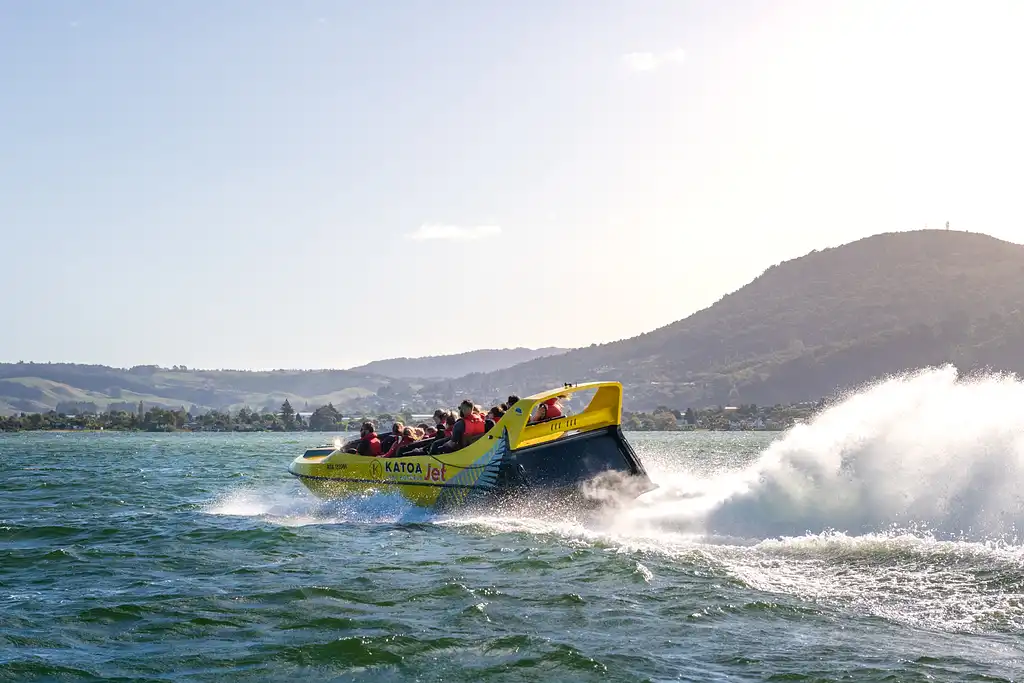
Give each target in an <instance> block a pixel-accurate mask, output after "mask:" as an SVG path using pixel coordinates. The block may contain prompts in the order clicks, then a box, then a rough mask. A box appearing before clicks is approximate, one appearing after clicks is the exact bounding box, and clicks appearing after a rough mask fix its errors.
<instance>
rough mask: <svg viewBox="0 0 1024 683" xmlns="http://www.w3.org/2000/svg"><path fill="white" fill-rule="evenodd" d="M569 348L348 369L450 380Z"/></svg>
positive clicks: (408, 360) (495, 352)
mask: <svg viewBox="0 0 1024 683" xmlns="http://www.w3.org/2000/svg"><path fill="white" fill-rule="evenodd" d="M567 350H568V349H559V348H554V347H547V348H543V349H526V348H522V347H519V348H515V349H480V350H478V351H467V352H466V353H456V354H452V355H448V356H423V357H420V358H389V359H387V360H375V361H373V362H372V363H367V364H366V365H360V366H359V367H355V368H350V371H351V372H363V373H372V374H374V375H382V376H384V377H395V378H400V379H413V378H417V377H428V378H432V379H453V378H456V377H462V376H463V375H468V374H470V373H474V372H494V371H495V370H502V369H504V368H508V367H512V366H513V365H516V364H518V363H525V362H526V361H531V360H533V359H535V358H543V357H544V356H551V355H555V354H559V353H565V352H566V351H567Z"/></svg>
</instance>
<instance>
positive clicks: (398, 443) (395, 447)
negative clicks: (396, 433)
mask: <svg viewBox="0 0 1024 683" xmlns="http://www.w3.org/2000/svg"><path fill="white" fill-rule="evenodd" d="M414 443H416V439H414V438H412V437H408V436H403V437H402V438H401V439H395V443H393V444H391V450H389V451H388V452H387V453H385V454H384V455H383V456H381V457H384V458H393V457H395V456H396V455H398V451H400V450H402V449H403V448H405V447H406V446H408V445H409V444H414Z"/></svg>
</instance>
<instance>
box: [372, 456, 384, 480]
mask: <svg viewBox="0 0 1024 683" xmlns="http://www.w3.org/2000/svg"><path fill="white" fill-rule="evenodd" d="M370 476H371V477H373V478H374V479H383V478H384V470H383V468H382V467H381V466H380V460H373V461H372V462H370Z"/></svg>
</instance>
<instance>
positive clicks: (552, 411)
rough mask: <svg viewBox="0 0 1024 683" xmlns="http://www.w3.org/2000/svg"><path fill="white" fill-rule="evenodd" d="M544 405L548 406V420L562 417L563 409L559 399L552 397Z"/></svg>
mask: <svg viewBox="0 0 1024 683" xmlns="http://www.w3.org/2000/svg"><path fill="white" fill-rule="evenodd" d="M544 405H546V406H547V412H548V414H547V418H545V419H548V420H554V419H555V418H558V417H562V409H561V408H559V407H558V399H557V398H551V399H548V400H547V401H544Z"/></svg>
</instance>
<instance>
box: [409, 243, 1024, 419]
mask: <svg viewBox="0 0 1024 683" xmlns="http://www.w3.org/2000/svg"><path fill="white" fill-rule="evenodd" d="M680 286H681V287H685V286H687V283H686V282H685V281H681V282H680ZM1022 309H1024V247H1022V246H1020V245H1017V244H1011V243H1008V242H1004V241H1001V240H998V239H995V238H993V237H989V236H987V235H982V234H976V233H965V232H956V231H941V230H923V231H915V232H902V233H886V234H881V235H876V236H873V237H869V238H866V239H862V240H859V241H857V242H853V243H850V244H846V245H843V246H840V247H837V248H833V249H826V250H824V251H815V252H811V253H810V254H807V255H806V256H803V257H800V258H797V259H794V260H791V261H787V262H784V263H781V264H779V265H776V266H773V267H771V268H769V269H768V270H767V271H765V272H764V273H763V274H762V275H761V276H760V277H758V278H756V279H755V280H753V281H752V282H750V283H749V284H747V285H746V286H744V287H742V288H741V289H739V290H737V291H736V292H733V293H732V294H729V295H727V296H725V297H723V298H722V299H721V300H719V301H718V302H717V303H715V304H714V305H713V306H710V307H708V308H706V309H704V310H702V311H699V312H697V313H695V314H693V315H691V316H689V317H688V318H685V319H683V320H680V321H678V322H675V323H672V324H670V325H667V326H665V327H662V328H660V329H657V330H654V331H652V332H649V333H646V334H642V335H640V336H638V337H634V338H631V339H626V340H622V341H618V342H613V343H609V344H602V345H595V346H591V347H588V348H584V349H579V350H575V351H571V352H569V353H567V354H563V355H559V356H553V357H548V358H541V359H537V360H533V361H530V362H527V363H523V364H520V365H516V366H514V367H512V368H508V369H506V370H500V371H497V372H493V373H488V374H478V375H471V376H468V377H465V378H462V379H460V380H457V381H456V382H454V383H450V385H449V384H445V385H441V384H438V385H436V386H434V387H432V388H426V390H427V391H428V392H429V391H434V392H437V393H445V391H446V390H447V391H448V392H451V393H453V394H455V395H471V396H475V397H478V400H481V401H487V400H491V399H496V398H499V397H502V396H504V395H506V394H507V393H508V392H509V391H513V390H514V391H517V392H518V393H520V394H523V393H527V392H530V391H532V390H536V389H540V388H545V387H551V386H557V385H559V384H560V383H561V382H563V381H584V380H595V379H609V380H612V379H614V380H620V381H622V382H624V383H625V384H626V386H627V401H628V405H629V406H630V408H631V409H636V410H642V409H647V408H651V407H655V406H657V405H667V406H671V407H677V406H688V405H709V404H716V403H725V402H735V401H742V402H754V403H770V404H774V403H776V402H790V401H800V400H813V399H816V398H819V397H821V396H823V395H827V394H829V393H831V392H832V391H833V390H835V389H836V388H839V387H847V386H850V385H853V384H859V383H861V382H864V381H868V380H870V379H872V378H874V377H878V376H880V375H885V374H888V373H893V372H898V371H901V370H904V369H908V368H914V367H921V366H926V365H936V364H941V363H944V362H953V363H955V364H956V365H957V366H958V367H960V368H961V369H964V370H966V369H972V368H978V367H984V366H991V367H993V368H998V369H1009V370H1014V371H1018V372H1024V315H1022ZM452 398H453V399H454V398H455V396H452Z"/></svg>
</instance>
